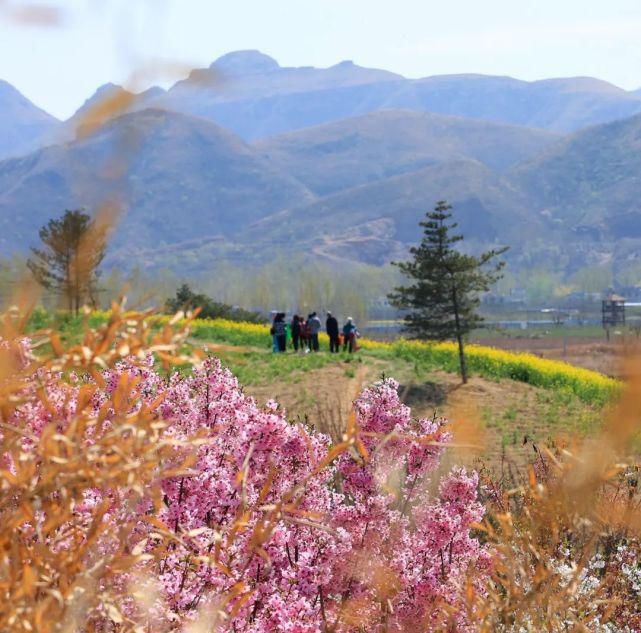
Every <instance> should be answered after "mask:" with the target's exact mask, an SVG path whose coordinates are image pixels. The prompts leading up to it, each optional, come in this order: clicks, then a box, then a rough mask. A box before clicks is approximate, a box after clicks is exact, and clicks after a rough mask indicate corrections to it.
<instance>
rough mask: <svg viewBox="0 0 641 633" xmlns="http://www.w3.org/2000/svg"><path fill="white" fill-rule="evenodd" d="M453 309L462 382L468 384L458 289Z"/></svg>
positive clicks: (454, 292) (454, 295)
mask: <svg viewBox="0 0 641 633" xmlns="http://www.w3.org/2000/svg"><path fill="white" fill-rule="evenodd" d="M452 307H453V308H454V323H455V325H456V340H457V342H458V362H459V367H460V369H461V380H462V381H463V384H466V383H467V363H466V361H465V348H464V347H463V332H462V331H461V320H460V319H459V308H458V297H457V295H456V288H452Z"/></svg>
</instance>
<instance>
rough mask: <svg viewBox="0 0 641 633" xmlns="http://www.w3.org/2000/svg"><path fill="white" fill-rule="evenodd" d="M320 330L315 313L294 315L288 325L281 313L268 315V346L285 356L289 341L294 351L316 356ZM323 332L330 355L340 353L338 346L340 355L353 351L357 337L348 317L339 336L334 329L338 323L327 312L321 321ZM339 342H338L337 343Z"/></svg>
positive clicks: (352, 323) (320, 326)
mask: <svg viewBox="0 0 641 633" xmlns="http://www.w3.org/2000/svg"><path fill="white" fill-rule="evenodd" d="M322 329H323V325H322V323H321V320H320V318H319V317H318V315H317V314H316V312H312V313H311V314H309V315H308V316H307V318H306V319H305V317H303V316H300V315H298V314H295V315H294V316H293V317H292V320H291V322H290V323H287V322H286V320H285V313H284V312H275V313H272V328H271V334H272V343H273V351H274V352H285V351H286V350H287V342H288V340H289V339H290V338H291V342H292V347H293V348H294V351H296V352H298V351H299V350H300V351H302V352H318V351H319V349H320V346H319V342H318V335H319V334H320V332H321V331H322ZM325 332H327V336H328V337H329V351H330V352H331V353H333V354H335V353H338V352H339V351H340V347H341V344H342V346H343V351H348V350H349V352H350V353H352V352H354V351H356V350H357V349H358V347H357V344H356V342H357V338H358V337H359V336H360V334H359V332H358V330H357V328H356V324H355V323H354V320H353V319H352V317H348V318H347V321H346V322H345V325H343V328H342V332H341V330H340V329H339V326H338V320H337V319H336V317H335V316H334V315H333V314H332V313H331V312H329V311H328V312H327V319H326V321H325ZM341 339H342V340H341Z"/></svg>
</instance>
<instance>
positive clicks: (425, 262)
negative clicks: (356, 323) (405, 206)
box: [389, 200, 507, 383]
mask: <svg viewBox="0 0 641 633" xmlns="http://www.w3.org/2000/svg"><path fill="white" fill-rule="evenodd" d="M451 208H452V207H451V206H450V205H449V204H447V202H445V201H444V200H441V201H439V202H437V204H436V207H435V209H434V211H431V212H428V213H427V214H426V219H425V220H423V221H422V222H421V223H420V226H422V227H423V239H422V241H421V244H420V246H418V247H413V248H411V249H410V254H411V255H412V256H413V259H412V260H411V261H407V262H393V264H394V265H395V266H397V267H398V268H399V269H400V270H401V272H402V273H403V274H404V275H405V276H406V277H408V278H409V279H410V280H411V283H410V285H408V286H401V287H398V288H395V289H394V291H393V292H392V293H391V294H390V295H389V300H390V302H391V304H392V305H394V306H395V307H397V308H400V309H402V310H407V311H408V312H407V314H406V316H405V329H406V331H407V332H408V333H409V334H410V336H412V338H417V339H436V340H440V341H442V340H455V341H457V343H458V350H459V364H460V371H461V378H462V380H463V382H464V383H465V382H467V376H468V372H467V364H466V361H465V346H464V339H465V336H466V335H467V334H468V333H469V332H470V331H471V330H473V329H474V328H476V327H478V326H479V325H480V323H481V322H482V321H483V318H482V317H481V316H480V315H479V314H478V312H477V309H478V305H479V294H480V293H481V292H485V291H487V290H489V289H490V287H491V286H492V284H493V283H495V282H496V281H497V280H498V279H500V278H501V276H502V275H501V272H500V271H501V269H502V268H503V266H504V262H498V263H494V264H493V266H492V267H491V268H490V269H489V270H483V268H484V267H485V266H486V264H489V263H490V262H491V261H492V260H493V259H494V258H495V257H497V256H499V255H501V254H503V253H504V252H505V251H506V250H507V247H505V248H501V249H498V250H491V251H487V252H486V253H483V254H482V255H479V256H473V255H467V254H465V253H461V252H460V251H458V250H456V249H455V245H456V244H457V243H458V242H460V241H461V240H462V239H463V236H462V235H456V234H452V233H451V231H452V230H453V229H455V228H456V227H457V224H456V223H455V222H452V223H448V220H449V219H450V218H451V217H452V214H451V213H450V212H449V211H450V209H451Z"/></svg>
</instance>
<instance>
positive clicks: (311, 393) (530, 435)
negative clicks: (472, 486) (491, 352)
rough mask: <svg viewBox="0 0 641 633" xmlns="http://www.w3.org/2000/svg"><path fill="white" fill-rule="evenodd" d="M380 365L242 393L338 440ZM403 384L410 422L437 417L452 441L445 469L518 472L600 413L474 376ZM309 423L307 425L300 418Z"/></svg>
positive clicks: (325, 371)
mask: <svg viewBox="0 0 641 633" xmlns="http://www.w3.org/2000/svg"><path fill="white" fill-rule="evenodd" d="M384 368H385V367H384V365H381V366H379V365H378V364H377V363H373V364H368V365H362V366H361V367H359V368H358V369H354V370H349V369H348V370H346V369H345V367H344V366H343V365H328V366H326V367H324V368H322V369H320V370H317V371H314V372H309V373H306V374H304V375H303V376H301V377H300V379H299V380H298V382H282V383H281V384H268V385H258V386H256V385H254V386H247V387H246V388H245V391H246V392H247V393H248V394H250V395H252V396H254V397H255V398H256V399H257V401H258V402H259V403H263V402H265V401H266V400H267V399H269V398H273V399H275V400H276V401H277V402H279V403H281V405H282V406H283V407H284V408H285V409H286V410H287V414H288V417H289V419H291V420H297V419H298V420H301V421H306V422H307V423H309V424H311V425H313V426H314V427H315V428H317V429H318V430H320V431H323V432H326V433H329V434H330V435H331V436H332V437H334V438H335V439H337V438H338V437H340V435H341V434H342V429H343V428H344V424H345V422H346V420H347V417H348V415H349V412H350V410H351V407H350V405H351V401H352V400H353V398H354V396H355V395H356V394H357V393H358V391H359V390H360V388H361V387H363V386H365V385H366V384H368V383H371V382H372V381H374V380H376V379H378V378H379V376H380V374H381V371H382V370H383V369H384ZM399 378H401V380H400V382H401V386H400V388H399V393H400V395H401V398H402V399H403V401H404V402H405V403H406V404H408V406H410V407H411V408H412V414H413V415H414V416H416V417H432V416H433V415H435V414H436V415H442V416H445V417H446V418H447V419H448V424H450V425H451V428H452V431H453V433H454V441H453V447H452V448H451V449H450V450H448V451H446V456H445V457H444V460H443V461H444V465H453V464H461V465H467V466H472V465H474V466H478V465H479V463H483V464H485V465H486V466H487V467H488V468H489V469H490V470H492V471H494V472H495V473H496V472H497V471H499V470H501V469H504V468H505V466H506V464H511V465H512V466H511V467H514V468H516V469H521V470H524V466H525V465H526V464H527V463H530V462H532V461H534V459H536V458H537V448H538V447H542V446H543V445H545V444H547V443H549V442H551V441H554V440H555V439H558V438H560V437H563V436H565V435H567V434H568V433H575V432H579V433H581V432H585V431H586V429H587V428H588V427H589V426H590V425H593V424H596V423H598V420H599V419H600V413H599V411H597V410H593V409H591V408H590V407H587V406H586V405H582V404H577V403H576V402H571V403H563V402H559V401H555V399H554V396H553V395H550V392H547V391H545V390H541V389H538V388H536V387H532V386H530V385H526V384H524V383H519V382H513V381H508V380H505V381H501V382H493V381H490V380H485V379H483V378H479V377H477V376H475V377H472V378H471V379H470V381H469V382H468V384H466V385H462V384H461V382H460V379H459V378H458V377H457V376H456V375H453V374H448V373H445V372H433V373H431V374H430V376H429V377H428V379H427V380H425V381H420V382H419V381H416V380H412V379H411V378H409V377H407V380H406V381H405V382H404V381H403V380H402V378H403V376H399ZM305 416H307V417H305Z"/></svg>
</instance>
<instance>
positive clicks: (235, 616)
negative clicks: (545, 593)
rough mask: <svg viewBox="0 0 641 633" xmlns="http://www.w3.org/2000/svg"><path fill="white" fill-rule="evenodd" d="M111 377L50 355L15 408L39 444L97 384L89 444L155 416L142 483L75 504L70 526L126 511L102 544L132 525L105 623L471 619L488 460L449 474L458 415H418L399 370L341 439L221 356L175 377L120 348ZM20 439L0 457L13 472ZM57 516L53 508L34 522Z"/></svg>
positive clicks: (100, 612)
mask: <svg viewBox="0 0 641 633" xmlns="http://www.w3.org/2000/svg"><path fill="white" fill-rule="evenodd" d="M102 380H104V384H101V385H100V386H99V387H98V385H96V384H95V382H94V379H92V378H89V377H88V376H80V377H77V376H75V375H72V376H71V378H70V379H64V380H63V378H62V376H61V375H60V374H56V373H55V372H49V371H41V372H39V373H38V377H37V381H36V379H35V377H34V380H33V381H32V383H30V384H29V385H27V386H26V387H25V390H24V392H23V393H22V402H21V404H20V406H19V407H17V408H16V409H15V411H14V412H13V413H12V416H11V419H10V424H11V426H12V427H21V428H24V429H25V430H27V431H28V437H27V438H26V439H25V440H24V443H23V447H22V448H23V449H24V450H26V451H34V450H37V449H36V441H37V438H38V437H39V436H41V435H42V434H43V433H46V432H47V429H48V428H52V426H53V427H55V428H56V429H57V430H58V431H59V432H63V431H64V430H65V429H66V428H68V427H69V425H72V424H74V416H75V415H76V407H77V403H78V399H79V398H81V397H84V396H81V394H82V393H86V388H87V386H88V385H90V386H92V387H93V388H94V389H93V391H92V392H91V396H90V405H89V406H90V407H91V411H92V413H91V418H92V423H91V424H85V425H83V426H82V437H83V438H84V440H83V441H84V442H85V443H86V445H87V446H88V447H91V446H92V445H93V444H94V443H95V442H97V440H98V439H99V438H104V437H108V436H109V434H110V433H112V432H113V430H114V429H113V428H112V425H114V424H115V422H114V420H115V419H116V418H118V419H125V420H126V419H128V417H127V416H129V417H131V419H135V416H137V415H138V416H139V415H142V414H144V416H146V419H148V420H150V428H154V429H159V431H158V432H159V434H160V435H159V438H160V439H159V443H158V446H159V447H161V448H162V453H161V455H162V457H161V458H160V460H159V462H158V464H157V465H156V467H155V470H154V472H152V473H150V474H149V476H148V477H147V478H146V479H145V480H144V481H143V483H142V484H139V485H138V484H136V482H135V481H134V482H133V483H131V484H127V485H124V484H123V483H122V482H120V480H118V483H114V485H110V484H109V482H108V481H106V482H104V483H103V484H102V485H101V486H99V487H96V486H87V488H86V489H85V490H84V491H83V494H82V500H81V501H80V502H78V503H76V504H75V505H73V515H72V516H73V519H71V518H70V521H71V520H73V522H74V525H75V530H76V531H78V530H79V529H80V531H82V530H81V528H82V529H85V530H87V533H88V532H89V531H90V530H91V529H92V527H91V526H92V521H93V520H94V519H95V517H96V516H98V515H99V516H100V517H102V519H101V520H102V521H106V522H109V523H110V525H112V526H114V529H112V530H111V531H109V532H107V533H106V535H105V536H104V538H102V539H101V540H100V541H99V542H98V543H97V544H96V546H95V547H96V548H97V549H98V552H99V554H100V555H101V556H104V557H108V556H109V555H110V554H111V553H113V552H115V551H116V550H119V548H122V547H123V544H122V543H119V542H118V541H117V539H116V538H115V536H114V535H117V534H118V527H119V526H124V525H133V526H134V527H133V529H132V530H131V531H130V532H129V533H128V536H127V541H128V542H127V543H126V544H125V545H124V547H125V550H126V552H128V553H129V554H130V555H131V556H130V557H134V560H135V565H134V566H133V568H131V569H127V570H125V571H119V570H118V569H115V568H114V569H113V570H112V571H113V573H112V574H111V575H106V576H104V577H103V579H102V581H101V583H102V584H101V586H102V587H103V589H104V588H105V587H107V586H111V587H116V588H119V594H120V600H119V602H118V603H117V604H115V603H110V604H107V605H105V604H99V605H98V606H97V608H96V609H95V610H94V612H93V613H92V615H91V619H92V621H93V622H94V623H95V624H94V626H95V627H97V629H98V630H105V631H107V630H127V627H126V624H127V622H130V623H134V622H138V623H139V624H140V625H141V626H144V627H146V629H145V630H152V631H163V630H181V629H183V628H184V626H185V625H186V623H189V622H191V621H193V620H195V619H197V618H198V617H202V616H203V614H207V618H208V620H207V621H208V623H209V624H208V626H209V629H208V630H219V631H237V632H241V631H247V632H249V631H252V632H263V631H292V632H299V633H303V632H307V631H309V632H312V631H336V632H338V631H361V630H367V631H413V630H417V631H419V630H420V631H422V630H438V629H439V628H443V629H446V628H447V629H448V630H458V631H464V630H472V629H473V627H472V625H471V623H470V622H469V621H468V615H467V609H466V604H467V603H466V595H467V591H468V589H469V585H468V582H469V581H468V578H470V577H473V578H474V579H475V583H476V584H475V589H476V591H477V592H478V591H482V589H481V585H482V581H483V580H484V579H485V578H486V577H487V570H488V567H489V562H488V553H487V552H486V551H485V549H484V548H483V547H481V546H480V545H479V543H478V541H477V540H476V539H474V538H473V537H472V536H471V535H470V529H471V526H472V525H473V524H474V523H476V522H478V521H480V520H481V518H482V516H483V513H484V512H483V507H482V506H481V505H480V504H479V503H478V501H477V486H478V480H477V475H476V473H473V472H471V473H470V472H466V471H465V470H464V469H455V470H453V471H452V472H451V473H449V475H447V476H445V477H444V478H443V479H442V480H441V481H438V478H437V477H436V471H437V468H438V466H439V458H440V455H441V453H442V450H443V446H444V445H445V444H446V443H447V442H448V441H449V439H450V436H449V433H448V432H447V431H446V430H445V429H444V427H443V421H442V420H414V419H412V417H411V415H410V410H409V409H408V407H406V406H404V405H403V404H402V403H401V402H400V401H399V398H398V394H397V384H396V383H395V382H394V381H393V380H389V379H388V380H384V381H381V382H379V383H377V384H375V385H373V386H372V387H370V388H368V389H365V390H364V391H363V392H362V394H361V395H360V396H359V397H358V399H357V400H356V402H355V418H354V419H353V420H352V421H351V423H350V429H348V433H347V435H346V438H345V442H344V443H342V444H340V445H338V446H331V445H330V440H329V438H328V437H327V436H324V435H322V434H319V433H317V432H314V431H313V430H310V429H308V428H306V427H304V426H302V425H293V424H290V423H289V422H288V421H287V419H286V417H285V415H284V413H283V412H282V411H280V410H279V408H278V406H277V405H276V404H275V403H273V402H270V403H268V404H267V405H266V406H265V407H263V408H261V407H259V406H258V405H257V404H256V403H255V401H254V400H253V399H252V398H250V397H248V396H246V395H245V394H244V393H243V392H242V389H241V388H240V387H239V385H238V383H237V381H236V379H235V378H234V377H233V376H232V375H231V373H230V372H229V371H227V370H226V369H223V368H222V367H221V365H220V363H219V362H218V361H217V360H212V359H209V360H206V361H205V362H204V363H202V364H201V365H200V366H198V367H196V368H195V369H194V371H193V373H192V374H191V375H190V376H188V377H185V376H181V375H180V374H178V373H175V374H173V375H172V376H171V378H169V379H168V380H165V379H163V378H162V377H161V376H159V374H158V373H156V372H155V371H154V369H153V364H152V361H151V358H149V359H148V360H147V361H145V362H140V361H136V362H134V361H133V360H131V361H125V362H121V363H120V364H118V365H117V366H116V367H115V368H114V369H110V370H106V371H105V372H104V374H103V377H102ZM102 380H101V383H102ZM125 385H126V386H127V393H128V398H127V399H125V400H124V401H123V398H122V397H121V396H119V395H118V394H119V393H120V391H122V389H123V386H125ZM42 390H44V391H45V392H46V394H47V398H46V401H45V400H43V398H42V397H41V393H42ZM83 390H84V391H83ZM84 406H86V403H85V404H83V407H84ZM130 426H131V428H129V429H128V430H127V431H126V433H128V434H129V435H128V437H129V436H132V437H135V434H136V427H135V425H130ZM101 441H102V440H101ZM159 450H160V448H159ZM15 455H16V453H13V454H10V453H5V454H4V457H3V459H4V461H5V462H6V463H5V465H4V466H3V467H5V468H8V470H9V471H11V470H12V469H13V471H14V473H15V469H16V463H17V461H16V457H15ZM186 464H187V465H188V467H186V466H185V465H186ZM131 468H132V472H133V469H135V468H136V465H135V464H134V465H132V466H131ZM114 481H115V480H114ZM102 513H104V514H102ZM46 521H47V516H46V513H45V512H44V511H43V512H42V513H41V514H40V515H39V516H35V517H34V518H33V521H31V522H30V523H29V526H30V527H28V528H27V527H24V526H23V527H24V531H23V537H22V538H36V534H37V533H38V525H39V524H43V523H46ZM74 539H77V537H74ZM74 539H71V540H68V541H65V540H64V539H62V540H59V541H58V542H57V544H56V547H58V548H65V547H72V546H73V543H75V542H77V540H74ZM80 540H82V539H80ZM87 556H88V557H91V558H92V559H95V558H96V556H97V554H96V551H93V552H88V553H87ZM471 570H473V571H474V573H473V574H471V575H470V573H469V572H470V571H471ZM143 586H144V587H146V588H148V593H149V595H148V596H146V598H147V599H146V600H145V596H142V597H141V595H140V594H141V593H144V591H142V590H141V587H143ZM145 591H147V589H145ZM143 605H144V608H143ZM88 617H89V616H88ZM114 623H116V624H117V625H118V627H120V628H118V629H113V628H110V627H112V626H113V624H114ZM132 626H133V624H132Z"/></svg>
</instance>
